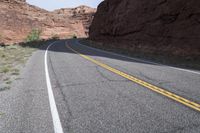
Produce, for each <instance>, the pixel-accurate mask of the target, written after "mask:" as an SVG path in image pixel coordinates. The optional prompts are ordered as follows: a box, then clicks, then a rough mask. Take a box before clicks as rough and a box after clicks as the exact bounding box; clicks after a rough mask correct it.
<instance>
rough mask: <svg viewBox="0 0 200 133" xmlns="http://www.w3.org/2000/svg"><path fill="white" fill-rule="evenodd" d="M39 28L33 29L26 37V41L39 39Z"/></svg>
mask: <svg viewBox="0 0 200 133" xmlns="http://www.w3.org/2000/svg"><path fill="white" fill-rule="evenodd" d="M40 35H41V30H38V29H33V30H32V31H31V32H30V33H29V35H28V36H27V38H26V41H27V42H33V41H38V40H40Z"/></svg>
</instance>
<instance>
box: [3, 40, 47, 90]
mask: <svg viewBox="0 0 200 133" xmlns="http://www.w3.org/2000/svg"><path fill="white" fill-rule="evenodd" d="M42 44H45V41H44V40H40V41H31V42H26V43H20V44H17V45H10V46H0V91H4V90H9V89H10V87H11V83H12V82H13V81H14V80H16V79H17V78H18V75H19V74H20V69H21V68H22V66H23V65H24V64H25V62H26V61H27V60H28V57H30V56H31V54H32V52H33V51H35V50H36V49H38V48H39V47H40V46H41V45H42Z"/></svg>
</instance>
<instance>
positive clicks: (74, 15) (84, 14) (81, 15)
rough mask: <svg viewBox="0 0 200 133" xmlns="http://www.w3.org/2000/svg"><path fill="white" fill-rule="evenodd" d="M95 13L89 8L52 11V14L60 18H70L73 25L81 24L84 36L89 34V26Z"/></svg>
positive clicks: (94, 10)
mask: <svg viewBox="0 0 200 133" xmlns="http://www.w3.org/2000/svg"><path fill="white" fill-rule="evenodd" d="M95 12H96V9H95V8H91V7H88V6H79V7H76V8H62V9H59V10H55V11H54V13H56V14H58V15H59V16H61V17H64V18H70V19H71V20H74V23H80V22H81V23H82V24H83V27H84V32H85V34H86V36H88V34H89V26H90V24H91V23H92V20H93V17H94V14H95Z"/></svg>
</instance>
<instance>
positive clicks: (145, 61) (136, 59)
mask: <svg viewBox="0 0 200 133" xmlns="http://www.w3.org/2000/svg"><path fill="white" fill-rule="evenodd" d="M76 43H78V44H79V45H81V46H84V47H87V48H90V49H94V50H96V51H100V52H104V53H108V54H111V55H116V56H120V57H123V58H127V59H131V60H135V61H141V62H144V63H152V64H155V65H162V66H167V67H169V68H172V69H176V70H179V71H184V72H189V73H193V74H198V75H200V72H197V71H193V70H188V69H183V68H178V67H173V66H168V65H163V64H160V63H155V62H152V61H147V60H142V59H138V58H133V57H129V56H126V55H121V54H117V53H113V52H109V51H104V50H101V49H97V48H93V47H90V46H87V45H83V44H81V43H80V42H78V41H76Z"/></svg>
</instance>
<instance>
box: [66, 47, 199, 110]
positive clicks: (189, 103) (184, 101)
mask: <svg viewBox="0 0 200 133" xmlns="http://www.w3.org/2000/svg"><path fill="white" fill-rule="evenodd" d="M66 47H67V48H69V49H70V50H71V51H73V52H74V53H76V54H78V55H80V56H81V57H83V58H85V59H86V60H89V61H91V62H93V63H94V64H96V65H98V66H101V67H102V68H104V69H107V70H109V71H111V72H113V73H115V74H117V75H120V76H122V77H124V78H126V79H129V80H130V81H132V82H134V83H137V84H139V85H141V86H143V87H145V88H148V89H150V90H152V91H154V92H157V93H159V94H161V95H163V96H166V97H168V98H170V99H172V100H174V101H177V102H179V103H182V104H183V105H185V106H187V107H190V108H192V109H194V110H197V111H200V104H198V103H195V102H193V101H190V100H188V99H185V98H183V97H181V96H178V95H176V94H174V93H172V92H169V91H167V90H165V89H162V88H159V87H157V86H155V85H152V84H150V83H148V82H146V81H143V80H141V79H138V78H136V77H134V76H131V75H129V74H126V73H124V72H122V71H119V70H117V69H115V68H112V67H110V66H108V65H106V64H103V63H101V62H100V61H97V60H95V59H93V58H91V57H89V56H86V55H83V54H81V53H79V52H78V51H76V50H74V49H73V48H71V47H70V46H69V45H66Z"/></svg>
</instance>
